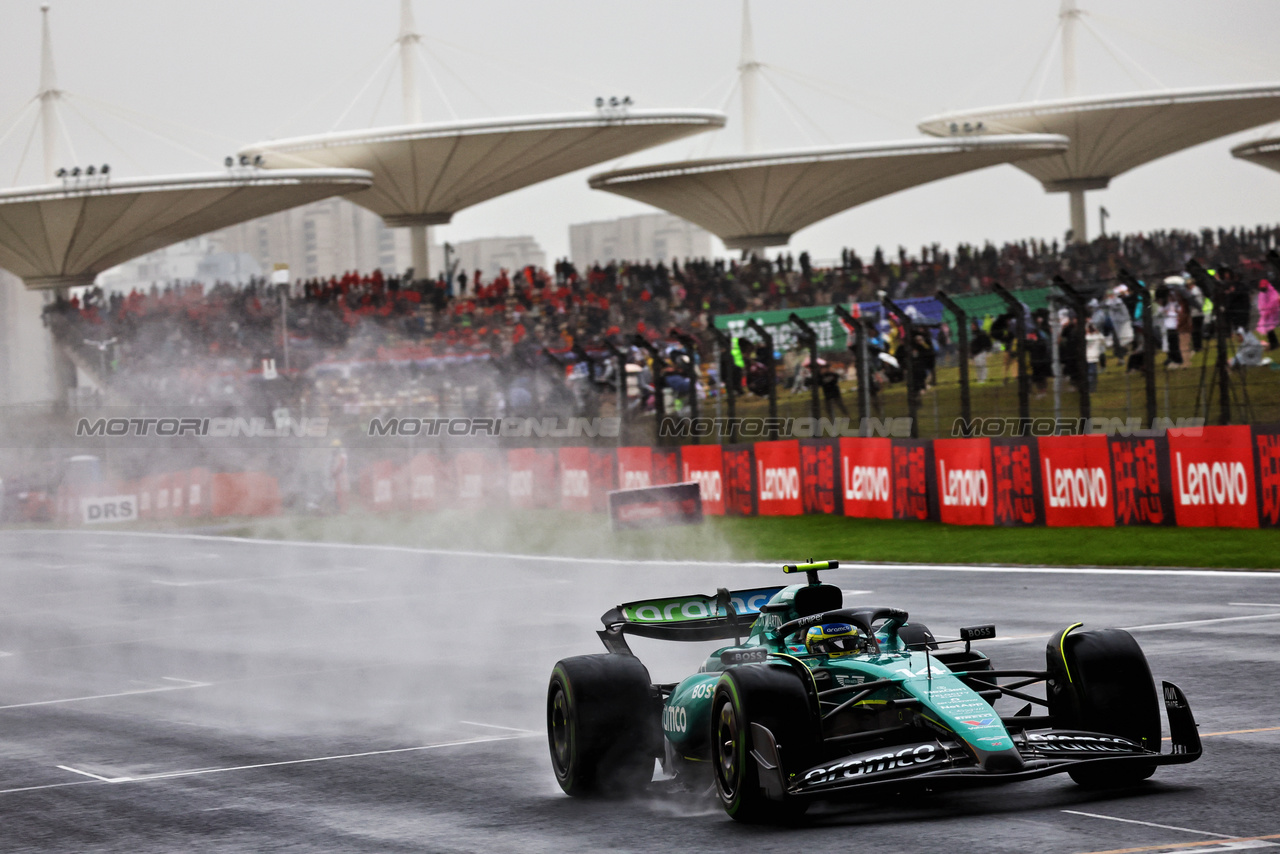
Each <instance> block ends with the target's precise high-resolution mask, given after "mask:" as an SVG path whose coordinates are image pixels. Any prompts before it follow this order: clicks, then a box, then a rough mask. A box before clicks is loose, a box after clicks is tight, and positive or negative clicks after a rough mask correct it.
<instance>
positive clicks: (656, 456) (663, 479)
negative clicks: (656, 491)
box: [650, 448, 680, 486]
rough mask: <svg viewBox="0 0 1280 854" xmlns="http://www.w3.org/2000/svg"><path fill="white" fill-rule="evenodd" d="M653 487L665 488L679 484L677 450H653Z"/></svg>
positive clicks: (651, 457) (651, 456)
mask: <svg viewBox="0 0 1280 854" xmlns="http://www.w3.org/2000/svg"><path fill="white" fill-rule="evenodd" d="M650 459H651V460H652V463H653V475H652V476H653V485H654V486H666V485H667V484H671V483H679V482H680V450H679V449H678V448H653V449H652V453H651V454H650Z"/></svg>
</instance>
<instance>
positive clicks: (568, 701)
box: [547, 655, 662, 797]
mask: <svg viewBox="0 0 1280 854" xmlns="http://www.w3.org/2000/svg"><path fill="white" fill-rule="evenodd" d="M661 718H662V704H661V699H660V698H658V697H657V696H655V694H654V692H653V690H652V685H651V683H650V680H649V671H648V669H647V668H646V667H645V666H644V665H643V664H642V663H641V662H640V660H639V659H637V658H635V657H634V656H630V655H579V656H575V657H573V658H566V659H562V660H561V661H559V662H558V663H557V664H556V666H555V668H554V669H552V671H551V683H550V685H549V686H548V688H547V743H548V746H549V747H550V749H551V767H552V769H553V770H554V771H555V775H556V782H558V783H559V784H560V788H561V789H563V790H564V791H565V792H566V793H567V794H570V795H573V796H574V797H585V796H592V795H603V796H612V797H617V796H622V795H627V794H631V793H634V792H636V791H639V790H640V789H642V788H643V787H644V786H645V785H647V784H648V783H649V782H650V781H652V780H653V766H654V759H655V757H656V756H657V755H658V754H659V753H660V751H661V748H662V729H661Z"/></svg>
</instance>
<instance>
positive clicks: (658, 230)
mask: <svg viewBox="0 0 1280 854" xmlns="http://www.w3.org/2000/svg"><path fill="white" fill-rule="evenodd" d="M710 255H711V234H710V232H708V231H706V230H705V229H702V228H699V227H698V226H696V225H694V224H693V223H691V222H688V221H687V220H683V219H681V218H680V217H678V216H672V215H671V214H665V213H653V214H640V215H638V216H628V217H622V218H620V219H609V220H600V221H597V222H584V223H579V224H578V225H571V226H569V256H570V259H571V260H572V261H573V263H574V264H575V265H576V266H578V267H586V266H590V265H592V264H595V263H600V264H605V263H608V262H609V261H621V260H627V261H652V262H654V263H657V262H658V261H665V262H667V263H670V261H671V259H673V258H679V259H683V258H706V257H709V256H710Z"/></svg>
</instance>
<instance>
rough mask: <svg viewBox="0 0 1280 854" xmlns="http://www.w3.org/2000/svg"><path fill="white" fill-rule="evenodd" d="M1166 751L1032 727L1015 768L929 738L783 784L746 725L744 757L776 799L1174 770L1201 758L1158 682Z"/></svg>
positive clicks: (771, 749)
mask: <svg viewBox="0 0 1280 854" xmlns="http://www.w3.org/2000/svg"><path fill="white" fill-rule="evenodd" d="M1164 702H1165V709H1166V712H1167V714H1168V717H1169V732H1170V742H1171V747H1170V752H1168V753H1156V752H1153V751H1149V750H1146V749H1145V748H1143V747H1141V746H1139V745H1137V744H1135V743H1134V742H1132V741H1129V740H1127V739H1124V738H1120V737H1118V736H1113V735H1107V734H1105V733H1094V732H1081V731H1078V730H1060V729H1039V730H1029V731H1026V732H1021V733H1018V734H1016V735H1014V736H1013V742H1014V746H1015V748H1016V749H1017V751H1018V754H1019V756H1020V757H1021V763H1020V767H1014V768H1008V769H1007V770H1006V769H1002V770H998V771H994V770H989V769H987V768H983V767H982V766H981V765H979V764H978V762H977V761H976V760H975V758H974V755H973V753H971V752H970V751H969V750H968V749H966V748H965V747H964V746H962V745H961V744H960V742H959V741H957V740H945V739H933V740H930V741H926V742H918V743H914V744H905V745H902V744H900V745H894V746H893V747H889V748H883V749H880V750H872V751H867V752H864V753H859V754H854V755H850V756H841V757H837V758H834V759H831V760H829V761H827V762H824V763H822V764H821V765H817V766H814V767H813V768H810V769H809V770H807V771H805V772H804V773H801V774H796V775H795V776H794V777H792V778H791V779H787V778H786V777H785V776H784V774H783V770H782V763H781V761H780V759H779V750H778V745H777V742H776V740H775V739H774V737H773V733H771V732H770V731H769V730H768V729H767V728H765V727H763V726H761V725H760V724H756V723H753V724H752V725H751V735H752V746H753V749H752V751H751V756H752V757H753V758H754V760H755V762H756V764H757V767H758V768H759V772H760V775H759V776H760V785H761V788H763V790H764V792H765V794H766V795H767V796H768V797H770V798H773V799H775V800H781V799H782V798H784V797H801V798H806V797H813V798H820V797H839V796H841V795H844V794H849V793H851V792H862V791H866V790H869V789H876V788H908V787H910V788H917V787H918V788H927V789H946V788H965V787H976V786H991V785H1001V784H1004V783H1013V782H1017V781H1019V780H1032V779H1035V778H1037V777H1047V776H1049V775H1051V774H1061V773H1063V772H1066V771H1070V770H1072V769H1075V768H1087V767H1095V766H1101V765H1106V766H1107V767H1109V768H1116V769H1117V770H1119V769H1120V768H1122V767H1124V766H1140V767H1144V768H1147V767H1150V766H1152V765H1178V764H1183V763H1187V762H1194V761H1195V760H1196V759H1199V758H1200V755H1201V752H1202V750H1201V746H1200V735H1199V733H1198V732H1197V731H1196V722H1195V718H1194V717H1193V716H1192V714H1191V707H1190V706H1189V705H1188V704H1187V698H1186V696H1185V695H1184V694H1183V693H1182V690H1181V689H1179V688H1178V686H1176V685H1174V684H1173V683H1171V682H1165V683H1164Z"/></svg>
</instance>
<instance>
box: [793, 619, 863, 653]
mask: <svg viewBox="0 0 1280 854" xmlns="http://www.w3.org/2000/svg"><path fill="white" fill-rule="evenodd" d="M804 646H805V649H807V650H809V652H810V654H813V655H826V656H829V657H831V658H838V657H840V656H842V655H857V654H858V653H860V652H870V651H872V647H871V643H870V642H869V641H868V640H867V637H866V635H864V634H863V633H862V632H860V631H858V627H857V626H854V625H852V624H850V623H823V624H822V625H820V626H813V627H811V628H810V629H809V631H808V632H806V633H805V636H804Z"/></svg>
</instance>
